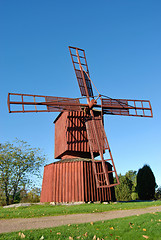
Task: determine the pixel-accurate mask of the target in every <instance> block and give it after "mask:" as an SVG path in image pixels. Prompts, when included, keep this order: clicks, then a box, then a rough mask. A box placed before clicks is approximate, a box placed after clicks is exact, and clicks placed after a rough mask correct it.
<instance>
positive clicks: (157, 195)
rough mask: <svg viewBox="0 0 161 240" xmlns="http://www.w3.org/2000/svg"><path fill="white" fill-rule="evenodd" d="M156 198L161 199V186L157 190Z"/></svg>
mask: <svg viewBox="0 0 161 240" xmlns="http://www.w3.org/2000/svg"><path fill="white" fill-rule="evenodd" d="M155 198H156V199H161V187H158V188H157V190H156V192H155Z"/></svg>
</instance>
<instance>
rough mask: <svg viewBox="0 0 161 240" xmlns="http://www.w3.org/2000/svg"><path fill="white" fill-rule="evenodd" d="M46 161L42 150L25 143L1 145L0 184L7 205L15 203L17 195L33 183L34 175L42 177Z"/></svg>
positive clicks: (17, 141) (18, 141)
mask: <svg viewBox="0 0 161 240" xmlns="http://www.w3.org/2000/svg"><path fill="white" fill-rule="evenodd" d="M44 161H45V157H44V155H42V154H41V152H40V149H36V148H31V147H30V145H28V144H27V143H26V142H24V141H20V140H16V142H15V145H14V144H12V143H9V142H7V143H5V144H1V145H0V183H1V188H2V190H3V191H4V193H5V200H6V204H7V205H8V204H9V203H10V202H11V203H14V200H15V197H16V194H18V192H19V191H20V190H21V189H22V188H23V186H24V185H25V184H31V183H32V177H31V176H32V175H36V176H38V177H39V176H40V172H39V170H40V166H42V164H43V163H44Z"/></svg>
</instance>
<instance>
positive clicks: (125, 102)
mask: <svg viewBox="0 0 161 240" xmlns="http://www.w3.org/2000/svg"><path fill="white" fill-rule="evenodd" d="M69 51H70V55H71V58H72V62H73V66H74V70H75V74H76V77H77V80H78V85H79V88H80V91H81V95H82V97H81V98H63V97H52V96H42V95H30V94H17V93H9V94H8V109H9V112H10V113H24V112H60V114H59V116H58V117H57V118H56V120H55V158H56V159H60V158H61V161H59V162H56V163H53V164H49V165H47V166H45V170H44V177H43V185H42V193H41V201H42V202H49V201H54V202H72V201H74V202H75V201H98V200H100V201H109V200H113V199H114V193H113V192H112V189H113V187H114V186H115V185H117V184H119V179H118V176H117V172H116V169H115V165H114V162H113V157H112V154H111V150H110V147H109V144H108V140H107V137H106V134H105V130H104V126H103V115H104V114H109V115H122V116H136V117H152V116H153V114H152V108H151V104H150V101H148V100H131V99H112V98H109V97H107V96H104V95H101V94H100V93H99V92H98V90H97V89H96V87H95V86H94V84H93V82H92V80H91V79H90V76H89V70H88V65H87V60H86V56H85V51H84V50H82V49H80V48H75V47H69ZM92 85H93V86H94V87H95V89H96V90H97V92H98V95H97V96H94V94H93V90H92ZM84 98H86V100H87V103H83V100H82V99H84ZM81 102H82V103H81ZM15 106H16V107H15ZM105 152H106V153H107V155H108V157H107V158H106V159H104V153H105ZM96 156H100V159H101V160H95V159H94V157H96ZM88 158H90V160H89V161H87V160H88ZM71 159H72V161H71ZM69 160H70V161H69ZM113 175H115V178H116V183H113Z"/></svg>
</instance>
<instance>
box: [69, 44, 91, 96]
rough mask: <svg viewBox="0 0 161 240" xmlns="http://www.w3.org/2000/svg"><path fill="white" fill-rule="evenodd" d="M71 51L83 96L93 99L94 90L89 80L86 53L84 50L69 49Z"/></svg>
mask: <svg viewBox="0 0 161 240" xmlns="http://www.w3.org/2000/svg"><path fill="white" fill-rule="evenodd" d="M69 51H70V55H71V59H72V63H73V67H74V70H75V74H76V77H77V81H78V85H79V88H80V92H81V95H82V96H87V97H92V96H93V90H92V84H91V80H90V79H89V70H88V65H87V60H86V56H85V51H84V50H83V49H80V48H75V47H69Z"/></svg>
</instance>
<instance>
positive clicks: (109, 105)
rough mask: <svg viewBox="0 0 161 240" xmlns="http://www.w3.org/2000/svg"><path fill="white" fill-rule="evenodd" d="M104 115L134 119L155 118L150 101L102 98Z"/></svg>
mask: <svg viewBox="0 0 161 240" xmlns="http://www.w3.org/2000/svg"><path fill="white" fill-rule="evenodd" d="M101 106H102V113H103V114H110V115H122V116H133V117H153V113H152V107H151V104H150V101H148V100H132V99H111V98H101Z"/></svg>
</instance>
